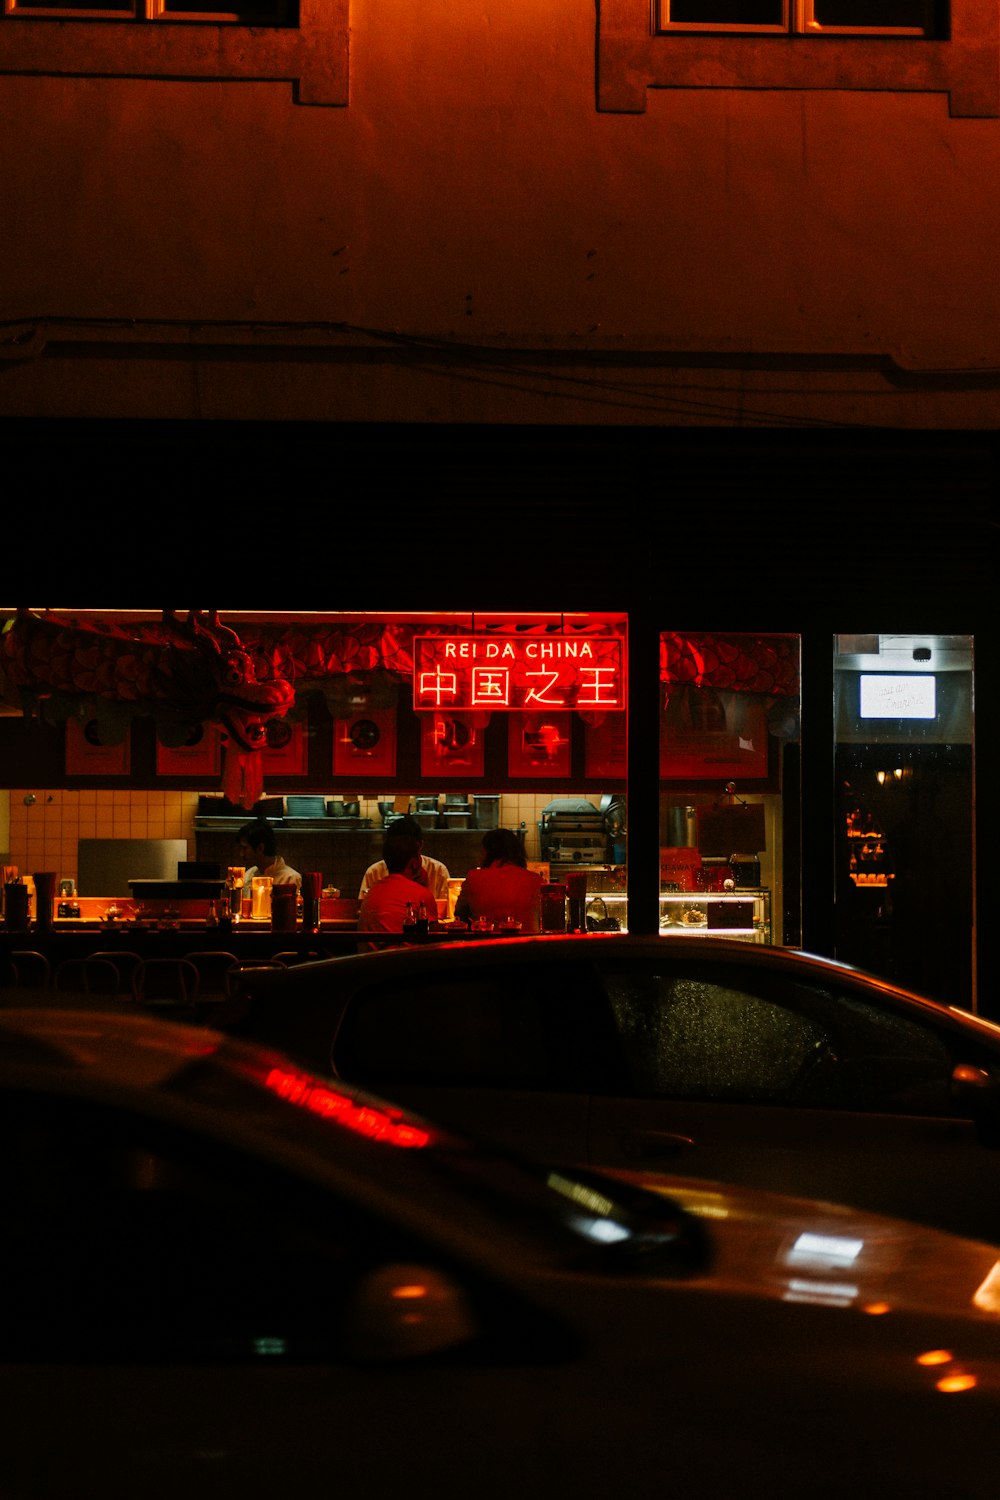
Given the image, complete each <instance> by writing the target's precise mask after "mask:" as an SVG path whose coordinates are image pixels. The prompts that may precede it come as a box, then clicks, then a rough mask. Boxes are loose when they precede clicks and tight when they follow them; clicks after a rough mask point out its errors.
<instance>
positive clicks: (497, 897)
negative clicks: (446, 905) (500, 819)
mask: <svg viewBox="0 0 1000 1500" xmlns="http://www.w3.org/2000/svg"><path fill="white" fill-rule="evenodd" d="M527 864H528V861H527V857H526V856H525V853H524V847H523V845H522V843H521V840H520V839H519V838H518V836H517V834H516V833H514V831H513V830H512V829H510V828H491V829H490V830H489V832H488V833H484V834H483V862H482V864H481V865H480V866H479V868H478V869H475V870H470V871H469V873H468V875H466V877H465V883H464V884H463V886H462V892H461V895H460V896H459V898H458V900H457V902H456V903H455V916H456V917H457V918H458V919H459V920H460V921H463V922H470V921H475V920H476V919H477V918H478V917H485V918H486V919H487V920H492V921H493V922H502V921H503V920H504V918H508V919H513V920H514V921H516V922H519V923H520V924H521V931H522V932H538V930H539V927H540V912H539V906H540V902H541V892H542V877H541V876H540V875H539V874H537V873H536V871H534V870H529V869H528V868H527Z"/></svg>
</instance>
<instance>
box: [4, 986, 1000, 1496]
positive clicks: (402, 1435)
mask: <svg viewBox="0 0 1000 1500" xmlns="http://www.w3.org/2000/svg"><path fill="white" fill-rule="evenodd" d="M0 1132H2V1152H0V1162H2V1168H0V1170H2V1175H3V1203H4V1228H3V1234H2V1236H0V1268H2V1272H3V1274H2V1277H0V1296H2V1299H3V1316H2V1318H0V1493H2V1494H3V1495H5V1496H10V1497H11V1500H15V1497H16V1500H65V1496H67V1495H72V1496H79V1497H83V1500H91V1497H94V1500H97V1497H101V1500H134V1497H135V1496H136V1495H142V1496H143V1497H144V1500H168V1497H170V1500H176V1496H178V1495H183V1496H185V1500H245V1497H246V1496H248V1495H250V1496H257V1495H266V1494H275V1493H285V1492H287V1491H289V1490H293V1491H294V1492H295V1493H303V1494H316V1493H327V1492H328V1491H331V1490H334V1491H336V1492H337V1493H340V1492H347V1493H352V1494H365V1495H379V1494H412V1495H422V1494H433V1495H435V1496H436V1497H441V1500H467V1497H468V1495H469V1494H470V1493H471V1492H474V1493H475V1494H476V1495H478V1496H483V1497H486V1500H501V1497H504V1500H507V1497H508V1496H509V1495H510V1494H511V1493H515V1492H516V1493H518V1494H520V1495H523V1496H526V1497H528V1500H543V1497H544V1500H550V1497H551V1496H552V1495H554V1494H559V1493H569V1494H575V1495H582V1496H593V1497H595V1500H596V1497H598V1496H605V1495H607V1494H611V1493H620V1492H623V1491H625V1492H627V1493H629V1494H630V1495H636V1496H640V1497H650V1500H652V1497H653V1496H660V1495H662V1494H663V1493H664V1490H665V1489H669V1490H670V1491H671V1492H673V1491H674V1490H678V1491H679V1492H680V1493H681V1494H691V1495H694V1494H699V1495H704V1494H719V1495H721V1494H739V1495H740V1496H749V1497H751V1500H765V1497H766V1500H775V1497H777V1500H799V1497H800V1496H801V1495H802V1494H803V1493H804V1492H807V1493H808V1494H809V1495H810V1496H815V1497H818V1500H842V1496H843V1494H844V1493H850V1492H854V1493H862V1494H895V1493H904V1494H907V1495H909V1496H913V1497H927V1496H930V1495H932V1494H944V1493H948V1494H955V1493H958V1492H960V1493H961V1494H962V1496H963V1497H964V1500H970V1497H972V1500H978V1497H982V1500H986V1497H989V1500H992V1497H993V1495H994V1493H995V1487H996V1481H995V1473H994V1468H995V1465H994V1462H993V1436H994V1433H995V1430H996V1424H997V1421H998V1420H1000V1264H998V1261H997V1253H996V1251H995V1249H993V1248H992V1247H989V1246H986V1245H983V1244H978V1243H975V1242H972V1241H966V1240H961V1239H959V1238H956V1237H952V1236H948V1235H943V1234H940V1233H938V1232H936V1231H932V1230H926V1229H923V1228H917V1227H915V1226H913V1225H909V1224H906V1223H902V1222H894V1221H891V1220H888V1219H885V1218H879V1217H876V1216H872V1215H866V1214H863V1213H859V1212H856V1211H853V1210H847V1209H837V1208H834V1207H831V1206H829V1205H821V1204H813V1203H808V1202H799V1201H795V1200H791V1199H784V1198H779V1197H775V1196H773V1195H767V1194H758V1193H754V1192H748V1191H745V1190H735V1189H729V1188H726V1187H722V1186H719V1185H718V1184H709V1185H704V1184H699V1183H696V1182H693V1181H685V1180H683V1179H663V1180H655V1181H654V1180H653V1179H648V1178H646V1177H641V1176H636V1175H635V1174H628V1173H621V1174H600V1173H593V1172H585V1173H576V1172H574V1171H572V1170H568V1169H564V1168H560V1167H549V1166H546V1165H544V1164H533V1163H525V1162H521V1161H519V1160H517V1159H516V1158H512V1157H509V1156H507V1155H504V1154H502V1153H496V1152H493V1151H490V1150H487V1149H484V1148H481V1147H477V1146H475V1145H473V1144H471V1143H470V1142H468V1141H467V1140H464V1139H461V1138H458V1137H456V1136H454V1135H452V1134H450V1133H447V1132H445V1131H442V1130H441V1129H439V1128H436V1127H435V1126H433V1125H431V1124H428V1123H427V1122H426V1121H425V1120H423V1119H421V1118H419V1117H417V1116H413V1115H410V1114H408V1113H406V1112H404V1111H402V1110H400V1109H398V1108H396V1107H394V1106H392V1105H389V1104H386V1103H384V1102H383V1101H382V1100H380V1099H378V1098H375V1097H373V1096H371V1095H368V1094H365V1093H362V1092H361V1091H359V1090H356V1089H354V1088H351V1087H349V1086H346V1085H337V1084H331V1083H329V1082H325V1081H323V1080H320V1079H317V1078H316V1077H314V1076H312V1075H310V1074H308V1073H306V1072H305V1071H304V1070H303V1069H301V1068H299V1067H297V1066H296V1065H295V1064H294V1063H293V1062H291V1061H289V1060H287V1059H285V1058H282V1057H281V1056H280V1055H279V1054H277V1053H274V1052H268V1051H266V1050H261V1049H258V1048H255V1047H252V1046H249V1045H245V1044H242V1043H239V1042H235V1041H233V1040H231V1039H227V1038H222V1037H220V1036H218V1035H214V1034H211V1033H207V1032H205V1031H204V1030H200V1029H199V1030H195V1029H190V1028H186V1027H183V1026H178V1025H171V1024H170V1023H168V1022H163V1021H156V1020H152V1019H143V1018H136V1017H131V1016H127V1017H122V1016H106V1015H102V1014H100V1013H88V1014H84V1013H81V1012H75V1013H72V1014H67V1013H59V1012H56V1011H45V1010H33V1011H22V1012H11V1011H4V1012H2V1013H0ZM969 1392H971V1393H972V1394H971V1395H970V1394H968V1393H969Z"/></svg>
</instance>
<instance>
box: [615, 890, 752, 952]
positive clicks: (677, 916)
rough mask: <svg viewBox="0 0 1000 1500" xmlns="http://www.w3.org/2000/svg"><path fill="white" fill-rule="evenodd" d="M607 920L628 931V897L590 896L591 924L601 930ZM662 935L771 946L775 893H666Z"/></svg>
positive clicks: (619, 893)
mask: <svg viewBox="0 0 1000 1500" xmlns="http://www.w3.org/2000/svg"><path fill="white" fill-rule="evenodd" d="M607 917H613V918H616V919H617V921H618V926H619V930H620V931H622V932H625V931H627V930H628V897H627V896H626V895H625V893H624V892H623V891H606V892H603V893H602V894H600V895H590V896H589V897H588V900H587V925H588V927H592V928H598V930H599V924H601V923H602V922H603V920H604V919H605V918H607ZM660 932H661V933H663V935H664V936H670V937H725V938H736V939H738V940H740V941H741V942H745V943H770V941H771V892H770V891H769V890H765V889H758V890H736V891H718V892H705V893H701V892H692V891H662V892H661V893H660Z"/></svg>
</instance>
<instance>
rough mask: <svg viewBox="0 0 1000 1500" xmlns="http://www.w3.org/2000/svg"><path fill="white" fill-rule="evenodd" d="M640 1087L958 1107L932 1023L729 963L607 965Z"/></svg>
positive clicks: (642, 1090) (761, 1099)
mask: <svg viewBox="0 0 1000 1500" xmlns="http://www.w3.org/2000/svg"><path fill="white" fill-rule="evenodd" d="M605 982H606V985H607V990H608V996H609V999H610V1003H611V1008H612V1013H613V1015H614V1018H615V1022H616V1024H617V1026H618V1029H619V1032H620V1036H621V1042H622V1050H623V1053H624V1056H625V1059H626V1064H627V1066H628V1068H629V1072H630V1078H631V1084H632V1088H633V1089H634V1091H635V1092H636V1093H638V1094H641V1095H647V1096H653V1097H657V1096H658V1097H664V1098H677V1099H692V1100H696V1099H704V1100H719V1101H731V1102H745V1103H772V1104H794V1105H797V1106H805V1107H809V1106H812V1107H816V1108H826V1109H851V1110H875V1111H890V1112H892V1111H895V1112H900V1113H926V1114H951V1113H956V1112H957V1111H956V1110H955V1108H954V1107H953V1105H952V1102H951V1099H950V1094H949V1080H950V1076H951V1070H952V1066H953V1059H952V1055H951V1051H950V1048H949V1046H948V1044H947V1042H946V1040H945V1039H944V1037H943V1036H941V1035H940V1034H939V1033H938V1032H937V1031H936V1029H935V1028H934V1027H933V1026H930V1025H928V1024H925V1023H924V1022H923V1021H922V1020H916V1019H913V1018H910V1017H908V1016H904V1015H902V1014H900V1013H898V1012H894V1011H893V1010H891V1009H890V1008H888V1007H879V1006H877V1005H875V1004H873V1003H872V1002H870V1001H868V1000H866V999H863V998H861V997H857V996H854V995H849V994H846V993H839V992H834V991H832V990H828V989H822V988H821V987H818V986H807V985H802V984H791V985H789V984H782V983H780V982H774V981H772V982H768V980H767V978H766V977H764V978H757V979H754V980H752V981H751V980H750V979H748V980H747V982H746V983H740V982H738V980H735V979H734V976H733V974H732V971H723V970H721V969H719V970H713V969H712V968H711V967H710V966H706V967H705V968H703V969H701V970H695V969H693V968H692V969H690V970H687V971H681V972H672V971H671V972H664V971H663V970H662V969H661V968H660V967H658V966H657V965H655V964H650V965H647V966H636V967H627V966H619V967H617V968H616V967H615V966H614V965H611V966H609V967H608V969H607V970H606V972H605Z"/></svg>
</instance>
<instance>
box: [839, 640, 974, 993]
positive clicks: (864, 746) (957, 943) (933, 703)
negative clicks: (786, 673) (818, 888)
mask: <svg viewBox="0 0 1000 1500" xmlns="http://www.w3.org/2000/svg"><path fill="white" fill-rule="evenodd" d="M835 652H836V655H835V663H834V665H835V671H834V684H835V698H836V716H837V717H836V722H837V744H836V751H835V775H836V784H837V790H838V800H837V844H836V923H835V954H836V957H837V958H840V959H843V960H844V961H845V962H847V963H852V964H856V965H858V966H859V967H861V968H865V969H870V970H872V971H873V972H874V973H876V974H881V975H884V976H885V977H886V978H887V979H890V980H892V981H893V982H895V983H897V984H901V985H904V986H906V987H908V988H911V989H915V990H918V991H920V992H921V993H923V994H927V995H930V996H931V997H933V998H934V999H937V1000H941V1001H944V1002H946V1003H949V1004H955V1005H962V1006H965V1007H970V1006H972V1004H973V994H974V983H973V981H974V974H973V935H974V927H975V907H974V882H973V870H974V853H975V851H974V836H973V805H974V804H973V773H974V765H973V756H974V745H973V716H972V681H973V666H972V639H971V637H968V636H933V635H929V636H864V637H858V636H839V637H837V638H836V645H835Z"/></svg>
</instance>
